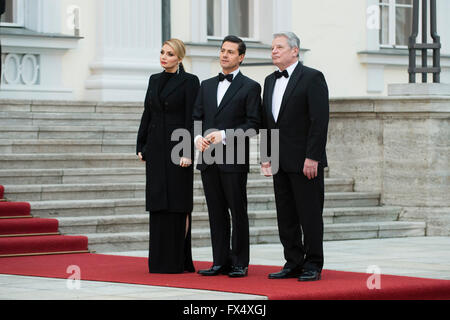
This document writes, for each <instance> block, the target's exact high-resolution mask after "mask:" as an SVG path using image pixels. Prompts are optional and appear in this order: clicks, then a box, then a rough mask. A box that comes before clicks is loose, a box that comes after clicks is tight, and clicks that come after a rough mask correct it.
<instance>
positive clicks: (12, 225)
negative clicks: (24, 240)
mask: <svg viewBox="0 0 450 320" xmlns="http://www.w3.org/2000/svg"><path fill="white" fill-rule="evenodd" d="M43 233H46V234H47V233H53V234H57V233H58V220H56V219H40V218H30V219H4V220H2V221H1V222H0V235H17V234H21V235H26V234H43Z"/></svg>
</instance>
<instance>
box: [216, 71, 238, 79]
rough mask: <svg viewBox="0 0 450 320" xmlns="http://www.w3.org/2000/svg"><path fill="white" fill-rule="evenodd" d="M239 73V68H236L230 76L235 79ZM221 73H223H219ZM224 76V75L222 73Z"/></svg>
mask: <svg viewBox="0 0 450 320" xmlns="http://www.w3.org/2000/svg"><path fill="white" fill-rule="evenodd" d="M240 71H241V69H240V68H237V69H236V70H234V71H233V72H231V74H232V75H233V79H234V78H236V76H237V74H238V73H239V72H240ZM220 72H221V73H223V71H220ZM223 74H225V73H223Z"/></svg>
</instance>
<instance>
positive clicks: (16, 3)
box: [0, 0, 24, 27]
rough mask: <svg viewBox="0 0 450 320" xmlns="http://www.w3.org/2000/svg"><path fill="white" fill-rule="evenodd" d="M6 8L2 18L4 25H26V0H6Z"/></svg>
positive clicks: (1, 21) (1, 22)
mask: <svg viewBox="0 0 450 320" xmlns="http://www.w3.org/2000/svg"><path fill="white" fill-rule="evenodd" d="M5 9H6V11H5V13H3V14H2V15H1V20H0V24H1V25H2V26H19V27H21V26H23V25H24V19H23V15H24V0H6V3H5Z"/></svg>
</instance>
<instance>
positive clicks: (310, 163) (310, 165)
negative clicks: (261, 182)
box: [261, 158, 319, 180]
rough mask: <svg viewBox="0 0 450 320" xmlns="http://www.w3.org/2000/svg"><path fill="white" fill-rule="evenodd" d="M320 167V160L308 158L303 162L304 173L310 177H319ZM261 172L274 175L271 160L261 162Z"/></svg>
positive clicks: (265, 174) (267, 175)
mask: <svg viewBox="0 0 450 320" xmlns="http://www.w3.org/2000/svg"><path fill="white" fill-rule="evenodd" d="M318 167H319V162H318V161H315V160H311V159H308V158H306V159H305V163H304V164H303V174H304V175H305V176H306V177H307V178H308V179H309V180H311V179H314V178H315V177H317V169H318ZM261 174H262V175H264V176H266V177H270V176H272V167H271V165H270V162H263V163H261Z"/></svg>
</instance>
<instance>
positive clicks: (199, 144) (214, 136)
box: [195, 131, 223, 152]
mask: <svg viewBox="0 0 450 320" xmlns="http://www.w3.org/2000/svg"><path fill="white" fill-rule="evenodd" d="M222 140H223V139H222V132H220V131H214V132H211V133H210V134H208V135H207V136H206V137H201V136H199V137H198V138H197V139H196V141H195V147H196V148H197V150H198V151H201V152H203V151H205V150H206V149H208V148H209V145H210V144H217V143H221V142H222Z"/></svg>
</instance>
